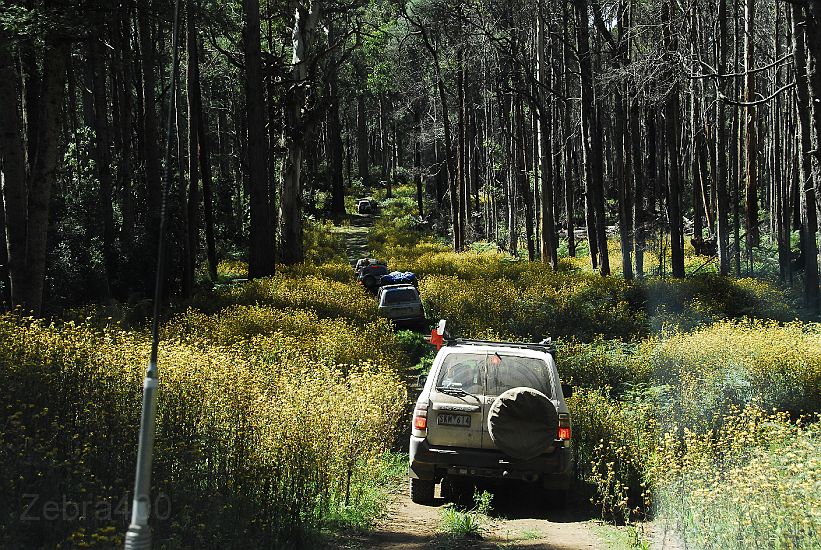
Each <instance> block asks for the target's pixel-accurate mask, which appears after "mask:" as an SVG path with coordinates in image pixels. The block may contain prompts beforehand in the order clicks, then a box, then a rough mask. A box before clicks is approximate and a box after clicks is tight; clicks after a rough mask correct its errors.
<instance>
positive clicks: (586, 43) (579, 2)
mask: <svg viewBox="0 0 821 550" xmlns="http://www.w3.org/2000/svg"><path fill="white" fill-rule="evenodd" d="M573 4H574V6H575V10H576V45H577V46H576V51H577V54H578V59H579V72H580V74H581V90H582V94H581V95H582V98H581V115H582V140H583V141H584V142H585V145H584V152H585V153H586V154H585V159H584V164H585V176H586V180H587V185H586V187H587V197H586V200H587V201H588V204H589V205H590V208H588V235H587V239H588V242H590V243H591V246H590V261H591V265H592V266H593V269H595V268H596V264H597V263H598V267H599V273H600V274H601V275H602V276H607V275H610V256H609V254H608V250H607V226H606V223H607V222H606V220H605V215H604V167H603V164H602V163H603V159H602V151H603V147H602V136H601V128H600V125H599V115H598V113H597V109H596V105H595V99H594V97H593V85H594V84H593V71H592V65H591V53H590V38H589V24H590V18H589V15H588V9H587V0H574V1H573ZM591 225H592V226H593V228H594V229H595V236H594V235H591V234H590V229H591ZM594 239H595V240H596V241H597V242H596V248H597V249H598V250H597V252H598V255H599V259H598V262H596V259H595V254H594V253H593V245H592V241H593V240H594Z"/></svg>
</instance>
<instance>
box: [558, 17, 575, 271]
mask: <svg viewBox="0 0 821 550" xmlns="http://www.w3.org/2000/svg"><path fill="white" fill-rule="evenodd" d="M569 28H570V13H569V11H568V9H567V3H566V2H562V71H563V72H562V73H561V74H563V75H564V74H569V73H570V61H571V55H570V47H571V42H570V37H569V35H568V34H569V33H568V29H569ZM562 80H563V81H564V96H565V97H571V95H570V94H571V90H573V88H571V86H572V85H573V83H574V82H575V81H576V80H575V79H573V78H569V77H564V78H562ZM562 114H563V116H562V135H561V138H562V150H563V151H564V155H563V159H562V164H563V169H564V170H563V171H564V202H565V205H564V209H565V215H566V217H567V220H566V227H567V255H568V256H570V257H571V258H574V257H575V256H576V234H575V231H576V224H575V223H574V222H575V219H574V218H575V198H576V197H575V195H576V194H575V183H576V178H575V177H574V170H573V167H574V164H575V163H574V153H573V148H572V147H571V146H570V144H571V139H572V138H571V130H570V121H571V118H572V114H573V106H572V104H571V103H570V102H565V103H564V104H563V106H562Z"/></svg>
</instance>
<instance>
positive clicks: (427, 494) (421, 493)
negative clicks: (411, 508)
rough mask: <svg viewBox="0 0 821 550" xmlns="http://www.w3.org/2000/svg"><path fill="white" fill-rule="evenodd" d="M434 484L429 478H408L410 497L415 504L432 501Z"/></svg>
mask: <svg viewBox="0 0 821 550" xmlns="http://www.w3.org/2000/svg"><path fill="white" fill-rule="evenodd" d="M434 487H435V485H434V483H433V480H432V479H430V480H428V479H414V478H410V498H411V500H412V501H413V502H415V503H416V504H430V503H431V502H433V489H434Z"/></svg>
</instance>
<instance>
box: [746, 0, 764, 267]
mask: <svg viewBox="0 0 821 550" xmlns="http://www.w3.org/2000/svg"><path fill="white" fill-rule="evenodd" d="M744 11H745V13H744V72H745V74H744V98H745V100H746V101H747V102H752V101H754V100H755V73H753V72H752V71H753V69H754V65H755V51H754V48H755V38H754V36H753V33H754V32H755V0H746V2H745V9H744ZM744 114H745V122H746V127H745V131H744V136H745V138H746V139H745V142H744V148H745V152H744V159H745V162H746V167H745V173H746V181H745V188H746V200H745V203H744V212H745V214H746V216H745V217H746V223H747V239H746V245H747V258H748V261H749V265H750V268H751V269H752V265H753V248H754V247H756V246H758V243H759V240H760V237H759V228H758V158H757V155H758V139H757V138H758V135H757V132H756V124H757V123H758V121H757V120H756V117H755V106H753V105H748V106H747V107H746V109H745V113H744Z"/></svg>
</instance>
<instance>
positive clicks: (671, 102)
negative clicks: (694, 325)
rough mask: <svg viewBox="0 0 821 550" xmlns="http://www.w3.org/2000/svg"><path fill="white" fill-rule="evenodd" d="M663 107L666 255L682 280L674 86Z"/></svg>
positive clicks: (671, 46)
mask: <svg viewBox="0 0 821 550" xmlns="http://www.w3.org/2000/svg"><path fill="white" fill-rule="evenodd" d="M662 9H663V10H664V11H665V14H664V15H662V17H663V18H664V19H666V21H665V22H666V25H665V27H666V30H667V37H666V42H667V51H669V52H675V51H676V48H677V39H676V37H675V31H674V29H673V27H672V25H673V16H672V11H671V10H672V9H673V8H672V6H671V5H670V4H665V5H664V7H663V8H662ZM669 93H670V95H669V96H668V98H667V101H666V103H665V106H664V137H665V145H666V148H667V163H668V164H667V166H668V170H667V180H668V203H667V208H668V214H669V217H670V254H671V264H672V269H673V277H684V232H683V224H682V214H681V162H680V161H679V144H678V136H679V95H678V94H679V91H678V85H677V84H674V85H673V87H672V89H671V90H670V92H669Z"/></svg>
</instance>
